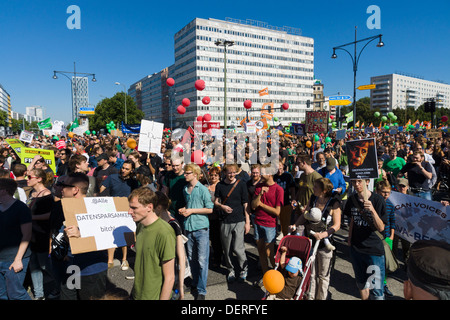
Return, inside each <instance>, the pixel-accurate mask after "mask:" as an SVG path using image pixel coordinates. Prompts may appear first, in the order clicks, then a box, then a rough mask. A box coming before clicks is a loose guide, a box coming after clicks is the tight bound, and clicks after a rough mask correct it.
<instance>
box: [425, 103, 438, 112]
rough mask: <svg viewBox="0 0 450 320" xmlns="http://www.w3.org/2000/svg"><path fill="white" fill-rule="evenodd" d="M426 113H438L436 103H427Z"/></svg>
mask: <svg viewBox="0 0 450 320" xmlns="http://www.w3.org/2000/svg"><path fill="white" fill-rule="evenodd" d="M425 112H436V102H435V101H427V102H425Z"/></svg>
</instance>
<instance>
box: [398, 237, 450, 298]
mask: <svg viewBox="0 0 450 320" xmlns="http://www.w3.org/2000/svg"><path fill="white" fill-rule="evenodd" d="M407 266H408V268H407V270H408V271H407V274H408V280H406V281H405V282H404V283H403V294H404V296H405V299H406V300H450V268H449V266H450V244H448V243H445V242H442V241H435V240H419V241H416V242H414V244H413V245H412V246H411V249H410V256H409V259H408V263H407Z"/></svg>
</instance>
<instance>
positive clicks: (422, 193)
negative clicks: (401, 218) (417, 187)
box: [413, 191, 433, 201]
mask: <svg viewBox="0 0 450 320" xmlns="http://www.w3.org/2000/svg"><path fill="white" fill-rule="evenodd" d="M413 194H414V195H415V196H416V197H419V198H422V199H426V200H430V201H433V197H432V195H431V191H419V192H413Z"/></svg>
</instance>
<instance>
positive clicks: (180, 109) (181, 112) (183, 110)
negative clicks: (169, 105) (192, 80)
mask: <svg viewBox="0 0 450 320" xmlns="http://www.w3.org/2000/svg"><path fill="white" fill-rule="evenodd" d="M177 112H178V113H179V114H185V113H186V108H185V107H183V106H178V107H177Z"/></svg>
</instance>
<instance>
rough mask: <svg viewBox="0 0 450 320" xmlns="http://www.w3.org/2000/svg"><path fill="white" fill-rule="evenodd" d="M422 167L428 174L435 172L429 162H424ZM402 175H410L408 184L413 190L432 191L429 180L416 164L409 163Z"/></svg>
mask: <svg viewBox="0 0 450 320" xmlns="http://www.w3.org/2000/svg"><path fill="white" fill-rule="evenodd" d="M422 167H424V168H425V170H426V171H428V172H433V171H432V170H433V169H432V168H431V164H430V163H429V162H427V161H424V162H422ZM400 172H401V173H403V174H404V173H405V172H407V173H408V182H409V186H410V187H411V188H422V189H424V190H430V187H429V186H428V179H427V178H426V177H425V176H424V175H423V173H422V169H420V168H419V166H418V165H417V164H415V163H411V162H408V163H407V164H405V165H404V166H403V168H402V170H401V171H400Z"/></svg>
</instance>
